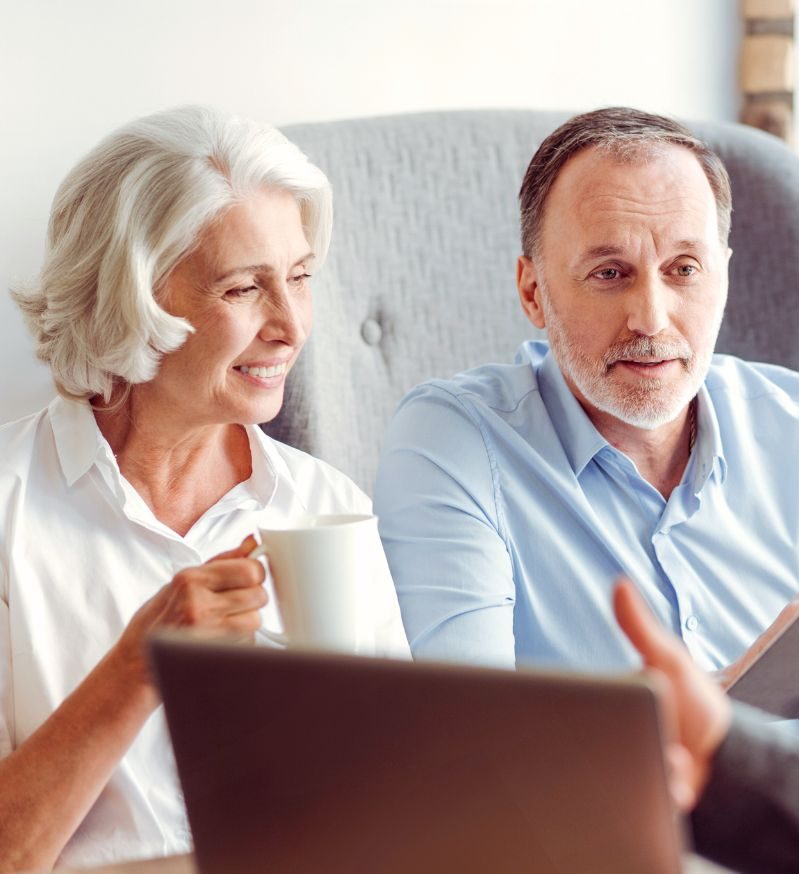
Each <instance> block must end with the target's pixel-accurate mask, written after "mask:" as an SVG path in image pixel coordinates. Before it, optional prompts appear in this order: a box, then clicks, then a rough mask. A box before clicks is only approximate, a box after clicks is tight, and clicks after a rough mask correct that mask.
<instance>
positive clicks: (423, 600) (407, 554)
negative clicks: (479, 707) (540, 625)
mask: <svg viewBox="0 0 799 874" xmlns="http://www.w3.org/2000/svg"><path fill="white" fill-rule="evenodd" d="M497 475H498V471H497V469H496V462H495V459H494V458H492V454H491V451H490V448H489V446H488V445H487V443H486V441H485V439H484V435H483V433H482V432H481V429H480V426H479V420H478V419H477V417H476V416H474V415H472V414H471V412H470V410H469V406H468V398H466V399H464V398H461V397H456V396H455V395H454V394H453V393H451V392H450V391H448V390H447V389H445V388H443V387H441V386H439V385H436V384H435V383H426V384H425V385H422V386H420V387H418V388H417V389H415V390H414V391H413V392H411V394H409V395H408V396H407V397H406V399H405V400H404V401H403V403H402V404H401V405H400V408H399V409H398V411H397V413H396V415H395V417H394V420H393V422H392V424H391V426H390V428H389V431H388V433H387V435H386V438H385V444H384V450H383V456H382V461H381V465H380V469H379V472H378V477H377V484H376V487H375V502H374V503H375V511H376V513H377V515H378V517H379V520H380V534H381V537H382V538H383V544H384V547H385V550H386V555H387V557H388V561H389V564H390V566H391V573H392V576H393V578H394V583H395V585H396V588H397V595H398V597H399V602H400V608H401V611H402V619H403V622H404V624H405V630H406V632H407V635H408V639H409V641H410V644H411V649H412V652H413V654H414V657H415V658H424V659H439V660H451V661H458V662H471V663H475V664H483V665H491V666H495V667H507V668H514V667H515V664H516V659H515V647H514V634H513V610H514V601H515V587H514V581H513V568H512V560H511V556H510V554H509V552H508V548H507V545H506V542H505V539H504V537H503V526H502V520H501V512H500V510H499V509H498V503H497V492H496V477H497ZM467 478H468V481H467Z"/></svg>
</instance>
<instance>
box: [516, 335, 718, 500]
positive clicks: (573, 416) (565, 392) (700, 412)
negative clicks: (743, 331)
mask: <svg viewBox="0 0 799 874" xmlns="http://www.w3.org/2000/svg"><path fill="white" fill-rule="evenodd" d="M520 352H521V353H522V354H523V355H524V356H525V357H527V358H529V359H530V361H531V363H533V365H534V366H535V365H536V360H538V361H540V364H538V366H537V371H538V372H537V377H538V386H539V389H540V391H541V397H542V398H543V401H544V404H545V406H546V408H547V412H548V413H549V416H550V419H551V420H552V424H553V426H554V428H555V431H556V432H557V434H558V436H559V437H560V441H561V445H562V446H563V450H564V452H565V453H566V457H567V458H568V459H569V464H570V465H571V468H572V470H573V471H574V474H575V476H577V477H579V476H580V474H582V472H583V471H584V470H585V468H586V466H587V465H588V463H589V462H590V461H591V460H592V459H593V458H594V456H595V455H596V454H597V453H598V452H600V451H601V450H602V449H604V448H605V447H606V446H609V445H610V444H609V443H608V441H607V440H605V438H604V437H603V436H602V435H601V434H600V433H599V431H597V429H596V427H595V426H594V424H593V422H592V421H591V420H590V419H589V418H588V415H587V413H586V412H585V410H584V409H583V408H582V407H581V406H580V402H579V401H578V400H577V398H576V397H575V396H574V394H573V393H572V390H571V389H570V388H569V386H568V384H567V383H566V380H565V379H564V377H563V373H562V372H561V369H560V367H559V366H558V363H557V362H556V361H555V356H554V355H553V354H552V351H551V350H550V349H549V346H548V344H547V343H545V342H543V341H531V342H529V343H525V344H524V346H523V347H522V350H520ZM696 415H697V420H696V426H697V427H696V432H697V434H696V446H695V449H694V451H695V454H696V464H695V465H694V480H693V487H694V493H695V494H698V493H699V491H700V490H701V488H702V487H703V486H704V484H705V483H706V482H707V480H708V478H709V477H710V475H711V474H712V473H713V471H714V469H715V467H716V461H718V470H719V477H720V479H721V482H722V483H723V482H724V481H725V480H726V478H727V461H726V459H725V457H724V446H723V443H722V440H721V429H720V428H719V421H718V417H717V416H716V411H715V408H714V407H713V401H712V399H711V397H710V393H709V392H708V390H707V387H706V386H705V384H704V383H702V385H701V386H700V388H699V392H698V393H697V412H696Z"/></svg>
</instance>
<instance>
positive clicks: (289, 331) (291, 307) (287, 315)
mask: <svg viewBox="0 0 799 874" xmlns="http://www.w3.org/2000/svg"><path fill="white" fill-rule="evenodd" d="M302 309H303V308H302V306H301V303H300V300H299V299H298V298H297V296H296V294H292V290H291V289H290V288H288V286H287V285H286V284H285V283H283V284H282V285H281V286H280V287H278V288H273V289H271V290H270V293H269V295H268V296H267V298H266V302H265V304H264V307H263V316H262V318H263V323H262V325H261V328H260V330H259V332H258V336H259V337H260V338H261V339H262V340H264V341H266V342H272V343H274V342H281V343H285V344H286V345H288V346H300V345H302V343H303V342H304V341H305V339H306V337H307V330H306V327H305V323H304V320H303V318H302Z"/></svg>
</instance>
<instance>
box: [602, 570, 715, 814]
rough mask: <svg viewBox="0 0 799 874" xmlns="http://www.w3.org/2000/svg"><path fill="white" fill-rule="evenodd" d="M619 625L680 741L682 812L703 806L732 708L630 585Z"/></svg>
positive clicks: (674, 786) (675, 756)
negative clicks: (650, 674)
mask: <svg viewBox="0 0 799 874" xmlns="http://www.w3.org/2000/svg"><path fill="white" fill-rule="evenodd" d="M613 608H614V610H615V613H616V619H617V621H618V623H619V625H620V626H621V628H622V630H623V631H624V633H625V634H626V635H627V637H628V638H629V639H630V642H631V643H632V645H633V646H634V647H635V648H636V649H637V650H638V652H639V653H640V654H641V657H642V658H643V660H644V664H645V665H646V667H647V668H648V669H649V670H650V671H651V672H653V673H655V674H656V675H657V676H656V678H655V682H656V684H657V686H658V688H661V689H662V690H663V704H664V708H665V714H666V718H667V719H670V720H671V722H672V723H673V731H674V735H675V737H674V738H673V739H672V740H670V742H669V744H668V747H667V751H666V755H667V758H668V761H669V765H670V767H671V774H670V788H671V793H672V797H673V798H674V801H675V803H676V804H677V806H678V807H679V808H680V809H681V810H690V809H691V808H692V807H693V806H694V805H695V804H696V802H697V801H698V799H699V797H700V795H701V794H702V790H703V789H704V787H705V784H706V783H707V780H708V778H709V776H710V767H711V762H712V758H713V754H714V753H715V752H716V750H717V749H718V747H719V745H720V744H721V742H722V740H724V738H725V737H726V735H727V732H728V731H729V727H730V722H731V720H732V707H731V705H730V702H729V701H728V700H727V696H726V695H725V694H724V693H723V692H722V691H721V689H720V688H719V687H718V685H717V684H716V683H715V682H714V681H713V680H711V679H710V677H708V676H707V675H706V674H705V673H704V672H703V671H701V670H700V669H699V668H698V667H697V666H696V665H695V664H694V663H693V661H692V659H691V656H690V655H689V654H688V652H687V650H686V649H685V647H684V646H683V645H682V643H681V642H680V641H678V640H677V639H676V638H675V637H673V636H672V635H671V634H669V633H668V632H667V631H666V630H665V629H664V628H662V626H661V625H660V623H659V622H658V621H657V620H656V619H655V617H654V616H653V615H652V613H651V612H650V610H649V609H648V608H647V606H646V604H645V603H644V601H643V599H642V598H641V596H640V595H639V594H638V592H637V591H636V589H635V587H634V586H633V584H632V583H631V582H630V581H629V580H620V581H619V582H618V584H617V586H616V589H615V591H614V594H613Z"/></svg>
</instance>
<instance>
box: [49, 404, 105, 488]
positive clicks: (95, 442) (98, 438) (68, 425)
mask: <svg viewBox="0 0 799 874" xmlns="http://www.w3.org/2000/svg"><path fill="white" fill-rule="evenodd" d="M47 412H48V416H49V418H50V424H51V426H52V429H53V439H54V440H55V448H56V452H57V454H58V461H59V464H60V465H61V471H62V472H63V474H64V479H65V480H66V482H67V485H68V486H72V485H74V484H75V483H76V482H77V481H78V480H79V479H80V478H81V477H82V476H83V475H84V474H85V473H86V472H87V471H89V470H90V469H91V467H92V466H93V465H94V464H95V462H96V461H97V460H98V459H100V458H106V459H107V460H109V461H112V460H113V452H111V447H110V446H109V445H108V442H107V441H106V439H105V438H104V437H103V435H102V434H101V433H100V429H99V428H98V427H97V422H96V421H95V418H94V413H93V412H92V408H91V404H90V403H89V402H88V401H85V400H73V399H71V398H64V397H61V396H58V397H56V398H55V399H54V400H52V401H51V402H50V405H49V406H48V408H47Z"/></svg>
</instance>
